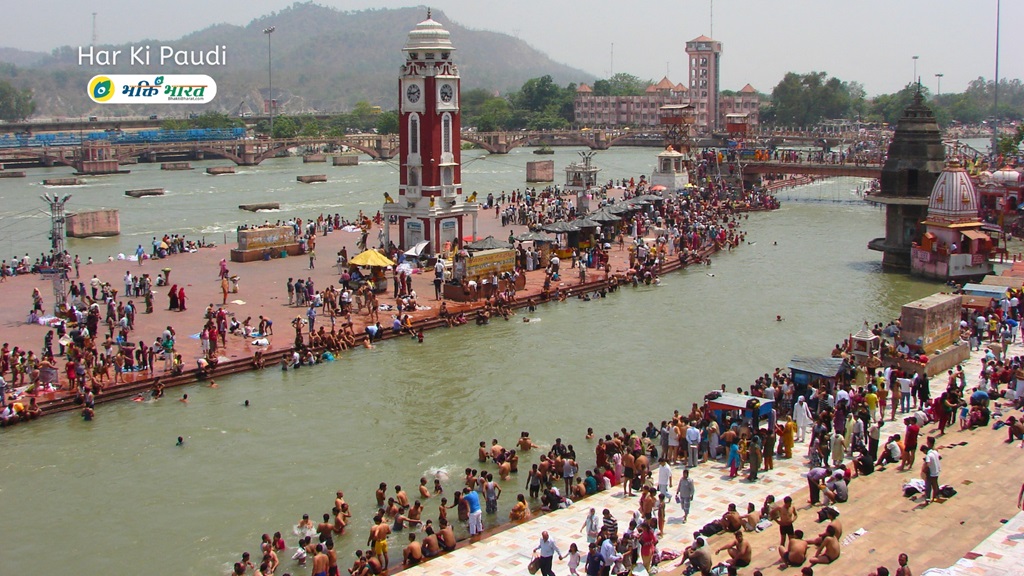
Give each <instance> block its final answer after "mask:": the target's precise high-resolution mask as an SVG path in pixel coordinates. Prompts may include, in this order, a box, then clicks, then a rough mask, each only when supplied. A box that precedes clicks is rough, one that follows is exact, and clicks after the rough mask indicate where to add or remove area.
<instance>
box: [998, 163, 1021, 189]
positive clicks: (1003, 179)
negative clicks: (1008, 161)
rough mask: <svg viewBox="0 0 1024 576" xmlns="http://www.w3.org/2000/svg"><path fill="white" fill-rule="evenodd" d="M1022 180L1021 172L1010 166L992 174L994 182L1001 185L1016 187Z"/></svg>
mask: <svg viewBox="0 0 1024 576" xmlns="http://www.w3.org/2000/svg"><path fill="white" fill-rule="evenodd" d="M1020 179H1021V174H1020V172H1018V171H1016V170H1014V169H1013V168H1010V167H1009V166H1003V167H1002V168H1000V169H999V170H996V171H995V172H994V173H993V174H992V181H993V182H998V183H1000V184H1011V185H1016V184H1017V183H1018V182H1020Z"/></svg>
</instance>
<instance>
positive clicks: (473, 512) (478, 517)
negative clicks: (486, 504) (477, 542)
mask: <svg viewBox="0 0 1024 576" xmlns="http://www.w3.org/2000/svg"><path fill="white" fill-rule="evenodd" d="M462 499H463V500H465V501H466V503H467V504H469V537H470V538H472V537H474V536H477V535H479V534H480V533H481V532H483V530H484V525H483V511H482V510H480V495H479V494H477V493H476V491H475V490H470V489H469V487H466V488H463V489H462Z"/></svg>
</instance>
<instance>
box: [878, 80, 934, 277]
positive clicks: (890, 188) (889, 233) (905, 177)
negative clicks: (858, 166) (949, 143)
mask: <svg viewBox="0 0 1024 576" xmlns="http://www.w3.org/2000/svg"><path fill="white" fill-rule="evenodd" d="M945 158H946V149H945V147H944V146H943V144H942V132H941V131H940V130H939V125H938V123H936V121H935V115H934V114H933V113H932V110H931V108H929V107H928V106H926V105H925V104H924V97H923V96H922V95H921V92H920V90H919V91H918V92H917V94H915V95H914V102H913V103H911V105H910V106H908V107H907V109H906V110H904V111H903V116H902V117H901V118H900V120H899V123H897V124H896V130H895V131H894V132H893V138H892V142H890V143H889V151H888V154H887V156H886V160H885V165H884V166H882V177H881V178H880V188H879V191H878V193H876V194H868V195H867V196H866V197H865V199H866V200H867V201H868V202H873V203H876V204H881V205H884V206H885V237H884V238H875V239H874V240H872V241H870V242H869V243H868V248H870V249H872V250H877V251H879V252H882V267H883V268H884V269H885V270H890V271H900V272H908V271H910V261H911V258H910V248H911V244H913V243H914V242H916V241H917V240H918V239H919V238H920V236H921V232H922V230H921V227H920V224H921V221H922V220H924V219H925V214H926V211H927V209H928V204H929V198H930V196H931V192H932V189H933V188H934V186H935V182H936V180H938V178H939V174H940V173H941V172H942V167H943V162H944V160H945Z"/></svg>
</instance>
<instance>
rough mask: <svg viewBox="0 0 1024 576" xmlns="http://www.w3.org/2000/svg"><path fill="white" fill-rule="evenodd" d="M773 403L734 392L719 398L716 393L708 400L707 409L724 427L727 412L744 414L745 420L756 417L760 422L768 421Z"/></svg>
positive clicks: (725, 393) (720, 395)
mask: <svg viewBox="0 0 1024 576" xmlns="http://www.w3.org/2000/svg"><path fill="white" fill-rule="evenodd" d="M773 403H774V402H773V401H772V400H768V399H767V398H759V397H757V396H748V395H746V394H734V393H732V392H722V393H721V394H718V395H717V396H714V393H712V394H711V395H709V397H708V399H707V409H708V410H711V411H712V412H713V415H714V418H715V420H717V421H718V424H719V425H723V424H724V423H725V422H724V421H725V415H726V413H727V412H735V411H737V410H738V411H740V412H742V413H743V419H744V421H746V420H747V419H750V418H752V417H753V416H754V415H755V407H756V415H757V419H758V422H760V421H762V420H766V419H768V417H769V416H771V413H772V409H773V408H774V406H773Z"/></svg>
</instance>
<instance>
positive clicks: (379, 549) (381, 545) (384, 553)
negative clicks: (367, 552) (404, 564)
mask: <svg viewBox="0 0 1024 576" xmlns="http://www.w3.org/2000/svg"><path fill="white" fill-rule="evenodd" d="M373 520H374V522H375V523H376V524H375V525H374V526H373V528H370V537H369V538H367V539H366V545H367V546H369V547H370V549H371V550H373V555H374V557H376V558H377V560H378V561H380V562H381V564H382V565H383V568H384V570H387V569H388V535H389V534H391V527H390V526H388V525H387V524H385V523H384V517H383V516H381V515H380V514H378V515H377V516H375V517H374V519H373Z"/></svg>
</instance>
